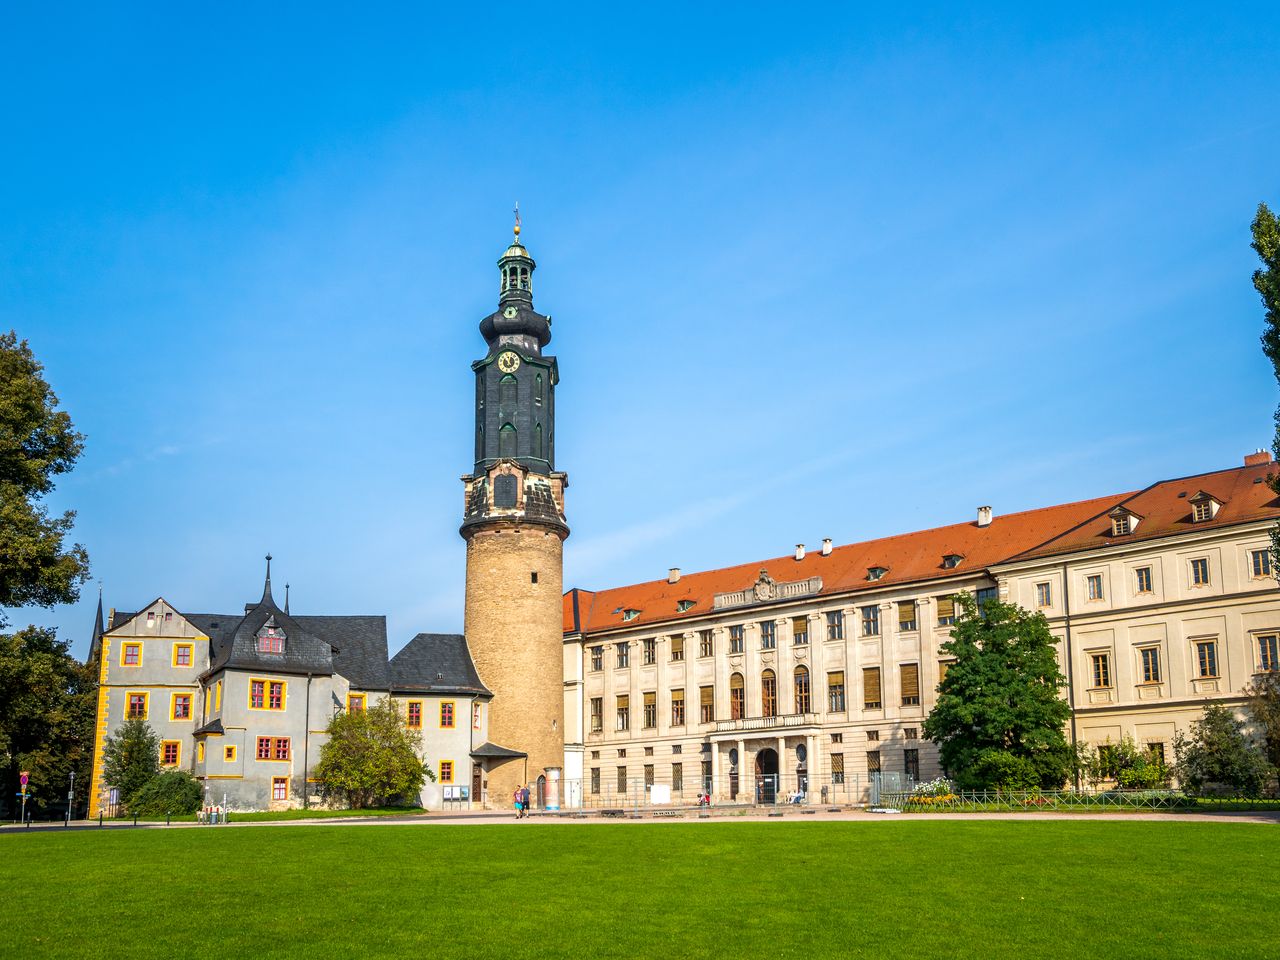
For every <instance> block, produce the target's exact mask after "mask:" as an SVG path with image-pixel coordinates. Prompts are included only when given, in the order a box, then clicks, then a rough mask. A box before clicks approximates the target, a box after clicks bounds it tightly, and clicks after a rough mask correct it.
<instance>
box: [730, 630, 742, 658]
mask: <svg viewBox="0 0 1280 960" xmlns="http://www.w3.org/2000/svg"><path fill="white" fill-rule="evenodd" d="M729 652H730V653H741V652H742V625H741V624H738V625H737V626H733V627H730V628H729Z"/></svg>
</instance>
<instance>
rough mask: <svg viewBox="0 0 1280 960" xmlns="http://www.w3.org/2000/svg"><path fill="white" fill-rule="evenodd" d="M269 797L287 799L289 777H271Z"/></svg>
mask: <svg viewBox="0 0 1280 960" xmlns="http://www.w3.org/2000/svg"><path fill="white" fill-rule="evenodd" d="M271 799H272V800H288V799H289V778H288V777H272V778H271Z"/></svg>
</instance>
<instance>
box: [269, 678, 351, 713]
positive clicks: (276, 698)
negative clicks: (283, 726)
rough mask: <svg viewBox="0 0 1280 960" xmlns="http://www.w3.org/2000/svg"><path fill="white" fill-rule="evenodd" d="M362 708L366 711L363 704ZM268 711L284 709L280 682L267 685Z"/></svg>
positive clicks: (282, 686) (282, 689) (282, 687)
mask: <svg viewBox="0 0 1280 960" xmlns="http://www.w3.org/2000/svg"><path fill="white" fill-rule="evenodd" d="M360 708H361V709H364V704H363V703H362V704H361V705H360ZM267 709H268V710H283V709H284V683H283V682H281V681H280V680H272V681H271V682H270V683H268V684H267Z"/></svg>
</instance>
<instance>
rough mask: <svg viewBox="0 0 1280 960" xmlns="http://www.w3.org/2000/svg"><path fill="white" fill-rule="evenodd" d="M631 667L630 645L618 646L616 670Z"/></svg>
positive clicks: (622, 644)
mask: <svg viewBox="0 0 1280 960" xmlns="http://www.w3.org/2000/svg"><path fill="white" fill-rule="evenodd" d="M629 666H631V644H629V643H620V644H618V669H619V670H622V669H625V668H626V667H629Z"/></svg>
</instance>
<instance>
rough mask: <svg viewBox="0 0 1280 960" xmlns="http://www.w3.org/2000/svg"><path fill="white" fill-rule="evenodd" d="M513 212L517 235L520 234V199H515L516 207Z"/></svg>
mask: <svg viewBox="0 0 1280 960" xmlns="http://www.w3.org/2000/svg"><path fill="white" fill-rule="evenodd" d="M514 213H515V215H516V226H515V234H516V236H517V237H518V236H520V201H519V200H517V201H516V208H515V210H514Z"/></svg>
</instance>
